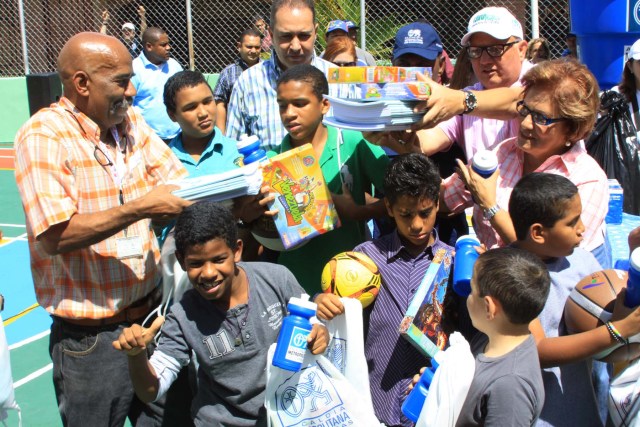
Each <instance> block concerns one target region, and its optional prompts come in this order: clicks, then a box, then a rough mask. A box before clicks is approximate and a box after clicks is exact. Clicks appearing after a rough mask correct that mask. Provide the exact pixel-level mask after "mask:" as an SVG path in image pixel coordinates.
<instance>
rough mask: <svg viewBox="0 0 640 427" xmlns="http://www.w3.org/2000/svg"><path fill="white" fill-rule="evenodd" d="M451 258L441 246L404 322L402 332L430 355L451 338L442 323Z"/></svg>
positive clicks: (420, 349) (445, 344)
mask: <svg viewBox="0 0 640 427" xmlns="http://www.w3.org/2000/svg"><path fill="white" fill-rule="evenodd" d="M451 262H452V256H451V253H450V252H448V251H447V250H445V249H438V251H437V252H436V254H435V256H434V257H433V261H432V262H431V265H430V266H429V268H428V269H427V272H426V273H425V276H424V278H423V279H422V283H421V284H420V286H419V287H418V290H417V291H416V294H415V295H414V297H413V300H411V304H409V308H408V309H407V311H406V313H405V315H404V319H402V322H401V323H400V329H399V332H400V334H401V335H402V336H403V337H404V338H405V339H407V340H408V341H409V342H410V343H411V344H413V345H414V346H415V347H416V348H417V349H418V350H419V351H420V352H421V353H423V354H424V355H425V356H427V357H433V355H434V354H436V353H437V352H438V351H440V350H444V349H445V348H446V347H447V345H448V342H449V337H447V335H446V334H445V333H444V331H443V330H442V327H441V326H440V323H441V321H442V311H443V308H442V303H443V301H444V295H445V293H446V291H447V286H448V284H449V272H450V271H451Z"/></svg>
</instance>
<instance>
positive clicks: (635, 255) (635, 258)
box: [629, 248, 640, 271]
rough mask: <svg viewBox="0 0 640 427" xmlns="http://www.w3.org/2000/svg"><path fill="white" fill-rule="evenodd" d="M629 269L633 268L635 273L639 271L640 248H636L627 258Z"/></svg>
mask: <svg viewBox="0 0 640 427" xmlns="http://www.w3.org/2000/svg"><path fill="white" fill-rule="evenodd" d="M629 268H633V269H634V270H635V271H640V248H636V249H634V250H633V252H631V256H630V257H629Z"/></svg>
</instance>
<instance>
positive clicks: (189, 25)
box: [187, 0, 196, 71]
mask: <svg viewBox="0 0 640 427" xmlns="http://www.w3.org/2000/svg"><path fill="white" fill-rule="evenodd" d="M187 41H188V43H189V69H190V70H191V71H193V70H194V69H195V68H196V59H195V55H194V53H193V26H192V22H191V0H187Z"/></svg>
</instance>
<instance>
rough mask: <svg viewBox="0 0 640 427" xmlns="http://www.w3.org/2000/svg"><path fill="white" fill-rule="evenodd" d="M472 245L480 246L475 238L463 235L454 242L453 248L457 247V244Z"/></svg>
mask: <svg viewBox="0 0 640 427" xmlns="http://www.w3.org/2000/svg"><path fill="white" fill-rule="evenodd" d="M467 242H468V243H474V244H475V245H474V246H480V240H478V238H477V237H474V236H470V235H468V234H467V235H464V236H460V237H458V239H457V240H456V244H455V246H458V243H467Z"/></svg>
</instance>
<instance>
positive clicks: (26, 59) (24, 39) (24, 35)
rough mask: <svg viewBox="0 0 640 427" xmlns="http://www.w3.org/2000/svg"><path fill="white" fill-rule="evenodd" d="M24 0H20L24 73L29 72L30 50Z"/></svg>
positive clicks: (19, 12) (19, 11)
mask: <svg viewBox="0 0 640 427" xmlns="http://www.w3.org/2000/svg"><path fill="white" fill-rule="evenodd" d="M22 2H23V0H18V14H19V15H20V38H21V39H22V61H24V74H25V75H27V74H29V52H28V50H27V31H26V27H25V23H24V5H23V4H22Z"/></svg>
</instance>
